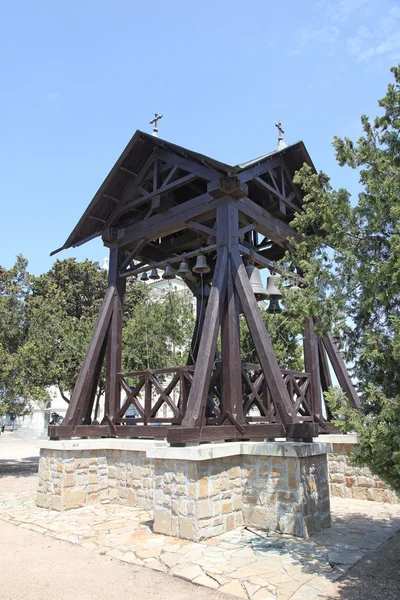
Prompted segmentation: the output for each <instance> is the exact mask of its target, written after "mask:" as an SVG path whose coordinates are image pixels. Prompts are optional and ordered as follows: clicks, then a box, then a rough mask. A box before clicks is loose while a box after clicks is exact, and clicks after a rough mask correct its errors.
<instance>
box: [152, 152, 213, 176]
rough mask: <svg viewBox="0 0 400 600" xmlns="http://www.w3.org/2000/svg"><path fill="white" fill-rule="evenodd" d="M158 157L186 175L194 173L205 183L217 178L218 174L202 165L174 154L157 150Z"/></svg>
mask: <svg viewBox="0 0 400 600" xmlns="http://www.w3.org/2000/svg"><path fill="white" fill-rule="evenodd" d="M158 156H159V157H160V158H161V160H163V161H164V162H166V163H168V164H170V165H174V166H176V167H179V169H183V170H184V171H187V172H188V173H194V174H195V175H197V176H198V177H202V179H205V180H206V181H212V180H213V179H215V178H216V177H217V176H218V172H217V171H214V170H213V169H210V168H208V167H205V166H203V165H199V164H198V163H195V162H193V161H191V160H188V159H187V158H183V157H182V156H178V155H177V154H175V153H174V152H169V151H168V150H158Z"/></svg>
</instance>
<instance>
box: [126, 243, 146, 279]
mask: <svg viewBox="0 0 400 600" xmlns="http://www.w3.org/2000/svg"><path fill="white" fill-rule="evenodd" d="M146 242H147V240H145V239H143V238H142V239H141V240H139V241H138V243H137V244H136V245H135V246H134V248H133V249H132V250H131V251H130V252H128V255H127V257H126V258H125V259H124V260H123V261H122V262H121V267H120V269H121V271H123V270H124V269H125V268H126V267H128V266H129V265H130V263H131V262H132V261H133V260H134V259H135V258H136V255H137V254H138V253H139V252H140V250H141V249H142V248H143V246H145V245H146Z"/></svg>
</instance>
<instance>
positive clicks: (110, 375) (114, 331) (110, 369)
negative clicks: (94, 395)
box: [104, 248, 126, 420]
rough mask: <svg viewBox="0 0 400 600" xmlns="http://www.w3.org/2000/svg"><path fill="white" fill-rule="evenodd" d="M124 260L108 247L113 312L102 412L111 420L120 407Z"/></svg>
mask: <svg viewBox="0 0 400 600" xmlns="http://www.w3.org/2000/svg"><path fill="white" fill-rule="evenodd" d="M123 260H124V253H123V251H121V250H119V249H118V248H111V249H110V262H109V271H108V284H109V285H112V286H113V287H114V289H115V291H114V297H113V314H112V317H111V322H110V327H109V332H108V345H107V363H106V392H105V408H104V413H105V414H106V415H108V417H109V418H110V419H111V420H113V419H114V418H115V417H116V416H117V414H118V412H119V409H120V403H121V386H120V380H119V377H118V373H119V372H120V371H121V358H122V313H123V299H124V295H125V287H126V280H125V279H120V278H119V275H118V274H119V270H120V266H121V263H122V262H123Z"/></svg>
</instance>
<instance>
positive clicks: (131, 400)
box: [115, 366, 194, 425]
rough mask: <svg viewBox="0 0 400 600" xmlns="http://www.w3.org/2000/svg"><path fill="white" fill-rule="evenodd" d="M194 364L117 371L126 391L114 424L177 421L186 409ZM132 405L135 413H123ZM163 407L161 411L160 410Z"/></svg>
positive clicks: (177, 422)
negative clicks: (129, 415) (130, 415)
mask: <svg viewBox="0 0 400 600" xmlns="http://www.w3.org/2000/svg"><path fill="white" fill-rule="evenodd" d="M193 370H194V366H191V367H172V368H169V369H151V370H148V371H132V372H129V373H119V374H118V378H119V383H120V385H121V391H122V393H125V394H126V399H125V400H124V402H123V404H122V406H121V409H120V410H119V412H118V414H117V417H116V420H115V422H116V423H118V424H126V425H128V424H130V423H132V424H133V423H142V424H143V425H147V424H151V423H165V424H173V425H180V423H181V421H182V419H183V416H184V414H185V411H186V405H187V400H188V396H189V389H190V385H191V382H192V377H193ZM131 406H134V408H135V409H136V413H137V415H138V416H135V417H126V416H125V414H126V412H127V411H128V409H129V408H130V407H131ZM162 409H164V411H163V412H164V413H165V414H164V415H162V414H161V412H162Z"/></svg>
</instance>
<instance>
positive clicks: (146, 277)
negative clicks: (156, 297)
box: [140, 271, 149, 281]
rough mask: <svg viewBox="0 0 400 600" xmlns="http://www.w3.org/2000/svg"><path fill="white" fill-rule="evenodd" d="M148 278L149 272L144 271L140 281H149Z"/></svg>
mask: <svg viewBox="0 0 400 600" xmlns="http://www.w3.org/2000/svg"><path fill="white" fill-rule="evenodd" d="M148 279H149V276H148V275H147V272H146V271H143V273H142V276H141V278H140V281H148Z"/></svg>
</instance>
